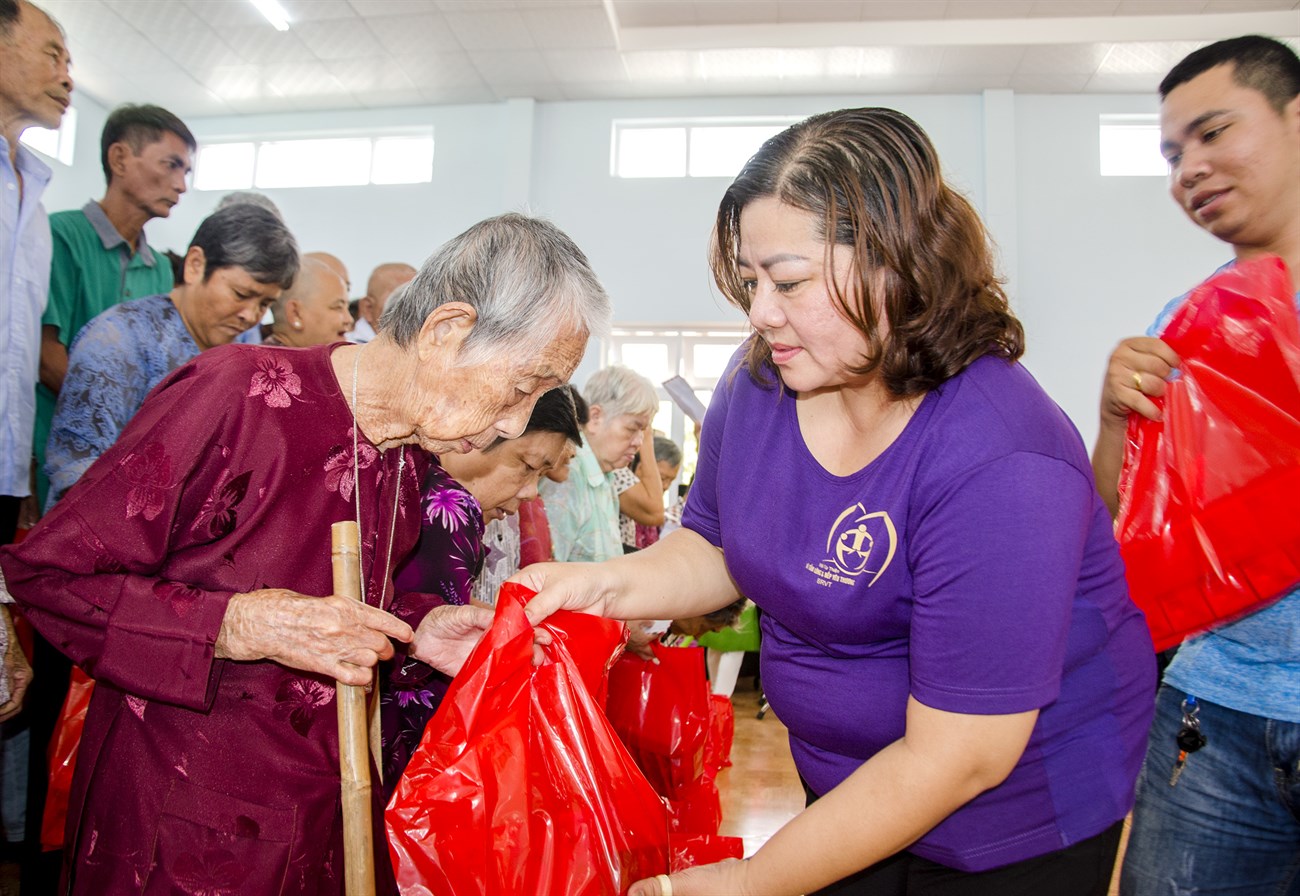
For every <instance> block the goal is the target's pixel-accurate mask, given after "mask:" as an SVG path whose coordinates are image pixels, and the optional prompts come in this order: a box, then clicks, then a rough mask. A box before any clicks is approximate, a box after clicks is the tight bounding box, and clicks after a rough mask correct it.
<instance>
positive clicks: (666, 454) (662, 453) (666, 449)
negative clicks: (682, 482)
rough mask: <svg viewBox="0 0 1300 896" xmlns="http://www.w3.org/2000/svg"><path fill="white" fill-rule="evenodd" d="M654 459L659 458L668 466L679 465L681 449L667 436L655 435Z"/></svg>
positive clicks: (680, 462)
mask: <svg viewBox="0 0 1300 896" xmlns="http://www.w3.org/2000/svg"><path fill="white" fill-rule="evenodd" d="M655 460H661V461H663V462H664V463H666V464H668V466H670V467H679V466H681V464H682V449H681V447H680V446H679V445H678V444H677V443H676V442H674V441H673V440H672V439H670V438H668V437H667V436H655ZM666 484H667V483H665V485H666Z"/></svg>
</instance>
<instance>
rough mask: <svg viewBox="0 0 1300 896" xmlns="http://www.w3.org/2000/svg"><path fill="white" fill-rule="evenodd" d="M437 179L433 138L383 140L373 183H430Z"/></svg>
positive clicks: (379, 142)
mask: <svg viewBox="0 0 1300 896" xmlns="http://www.w3.org/2000/svg"><path fill="white" fill-rule="evenodd" d="M432 180H433V138H432V137H380V138H378V139H377V140H375V155H374V160H373V161H372V162H371V165H370V182H371V183H373V184H427V183H429V182H430V181H432Z"/></svg>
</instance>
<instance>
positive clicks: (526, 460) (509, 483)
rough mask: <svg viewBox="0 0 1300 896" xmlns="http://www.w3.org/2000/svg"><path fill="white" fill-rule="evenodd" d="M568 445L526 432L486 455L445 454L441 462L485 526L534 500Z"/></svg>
mask: <svg viewBox="0 0 1300 896" xmlns="http://www.w3.org/2000/svg"><path fill="white" fill-rule="evenodd" d="M568 444H569V440H568V439H566V438H565V437H564V436H563V435H562V434H560V433H558V432H530V433H525V434H524V435H522V436H520V437H519V438H517V439H512V440H510V441H508V442H501V443H499V444H498V445H497V446H496V447H495V448H493V449H492V450H490V451H471V452H470V453H469V454H448V455H446V456H445V457H443V458H441V462H442V466H443V469H445V470H446V471H447V472H448V473H450V474H451V475H452V477H453V478H455V480H456V481H457V482H459V483H460V484H461V485H463V486H465V488H467V489H469V493H470V494H471V495H473V496H474V499H475V500H476V501H478V503H479V506H480V507H482V508H483V520H484V521H485V522H487V521H490V520H494V519H499V518H501V517H503V516H505V515H506V514H508V513H515V512H517V511H518V510H519V503H520V502H521V501H527V500H528V499H529V498H535V497H537V484H538V482H539V481H540V480H541V478H542V476H544V475H546V474H547V473H548V472H550V470H551V469H553V468H554V467H555V466H556V465H557V464H559V463H560V462H561V458H563V457H564V454H565V446H566V445H568Z"/></svg>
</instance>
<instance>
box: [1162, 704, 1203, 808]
mask: <svg viewBox="0 0 1300 896" xmlns="http://www.w3.org/2000/svg"><path fill="white" fill-rule="evenodd" d="M1182 710H1183V727H1181V728H1179V729H1178V734H1177V736H1176V737H1175V738H1174V741H1175V743H1177V744H1178V759H1177V760H1175V761H1174V773H1173V774H1172V775H1170V776H1169V786H1170V787H1173V786H1174V785H1175V784H1177V783H1178V777H1179V776H1180V775H1181V774H1182V773H1183V767H1184V766H1185V765H1187V757H1188V756H1190V755H1191V754H1193V753H1195V752H1196V751H1197V750H1199V749H1200V748H1201V747H1203V746H1205V735H1204V734H1202V733H1201V720H1200V718H1199V716H1200V712H1201V707H1200V706H1199V705H1198V704H1197V702H1196V698H1195V697H1188V698H1187V699H1186V700H1184V701H1183V705H1182Z"/></svg>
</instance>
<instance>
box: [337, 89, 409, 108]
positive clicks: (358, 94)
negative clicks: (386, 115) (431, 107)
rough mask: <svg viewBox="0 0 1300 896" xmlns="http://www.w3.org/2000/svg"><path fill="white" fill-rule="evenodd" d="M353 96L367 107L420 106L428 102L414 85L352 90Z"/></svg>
mask: <svg viewBox="0 0 1300 896" xmlns="http://www.w3.org/2000/svg"><path fill="white" fill-rule="evenodd" d="M352 97H353V98H354V99H355V100H356V101H357V103H359V104H360V105H361V106H362V107H363V108H366V109H388V108H399V107H401V106H419V105H422V104H423V103H425V102H427V100H426V99H425V96H424V94H423V93H421V92H420V91H418V90H416V89H415V88H414V87H412V88H409V89H407V90H375V91H365V90H362V91H355V90H354V91H352Z"/></svg>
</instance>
